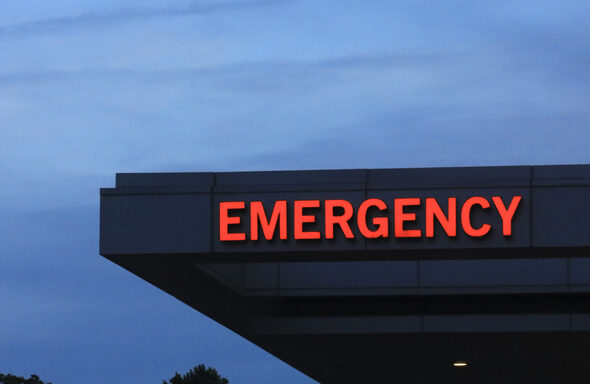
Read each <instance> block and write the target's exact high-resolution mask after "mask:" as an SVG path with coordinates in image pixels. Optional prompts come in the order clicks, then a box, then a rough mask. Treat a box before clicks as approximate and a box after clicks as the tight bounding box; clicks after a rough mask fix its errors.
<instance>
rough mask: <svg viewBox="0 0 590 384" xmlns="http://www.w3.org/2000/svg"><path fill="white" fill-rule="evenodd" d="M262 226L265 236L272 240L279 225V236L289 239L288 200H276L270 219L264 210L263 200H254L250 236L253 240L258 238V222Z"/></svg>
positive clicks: (251, 206)
mask: <svg viewBox="0 0 590 384" xmlns="http://www.w3.org/2000/svg"><path fill="white" fill-rule="evenodd" d="M259 223H260V226H261V227H262V232H263V233H264V238H265V239H266V240H272V238H273V236H274V234H275V231H276V229H277V223H278V225H279V238H280V239H281V240H286V239H287V201H286V200H279V201H277V202H275V206H274V208H273V210H272V215H271V217H270V220H268V218H267V216H266V213H265V212H264V206H263V205H262V201H252V202H251V203H250V237H251V239H252V240H258V224H259Z"/></svg>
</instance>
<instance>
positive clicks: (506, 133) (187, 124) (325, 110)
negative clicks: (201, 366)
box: [0, 0, 590, 384]
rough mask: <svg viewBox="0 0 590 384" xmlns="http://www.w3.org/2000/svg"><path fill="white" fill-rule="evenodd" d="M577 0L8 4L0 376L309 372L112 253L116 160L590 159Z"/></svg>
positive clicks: (589, 8) (236, 380)
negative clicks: (196, 368) (104, 234)
mask: <svg viewBox="0 0 590 384" xmlns="http://www.w3.org/2000/svg"><path fill="white" fill-rule="evenodd" d="M588 20H590V5H589V4H588V3H587V2H581V1H569V0H562V1H539V0H537V1H527V0H523V1H503V0H500V1H493V2H466V1H398V2H392V1H355V2H352V1H351V2H342V1H322V0H314V1H298V0H276V1H270V0H243V1H145V0H144V1H126V2H125V3H124V4H123V3H121V2H115V1H105V0H101V1H98V0H93V1H84V2H80V1H73V0H72V1H50V2H49V1H4V2H2V3H0V176H1V177H2V180H3V183H2V188H1V189H0V308H2V311H1V312H0V372H13V373H16V374H19V375H26V376H28V375H29V374H31V373H37V374H39V375H40V376H41V377H42V379H44V380H50V381H53V383H54V384H73V383H80V382H84V383H88V384H94V383H96V384H98V383H101V384H102V383H104V382H109V383H121V384H122V383H146V384H147V383H159V382H161V380H162V379H167V378H169V377H171V376H172V374H173V373H174V371H176V370H178V371H181V372H183V371H186V370H188V369H189V368H190V367H192V366H193V365H195V364H197V363H201V362H202V363H205V364H209V365H212V366H214V367H216V368H217V369H218V370H219V371H220V372H221V373H222V374H224V375H225V376H227V377H228V378H229V379H230V382H231V383H232V384H250V383H261V382H262V383H294V384H295V383H296V384H305V383H312V381H311V380H309V379H307V378H306V377H305V376H303V375H301V374H299V373H298V372H296V371H295V370H293V369H292V368H290V367H288V366H287V365H285V364H283V363H281V362H280V361H278V360H276V359H275V358H273V357H272V356H270V355H268V354H266V353H265V352H263V351H261V350H260V349H258V348H257V347H255V346H253V345H252V344H250V343H248V342H247V341H245V340H243V339H241V338H240V337H239V336H236V335H235V334H233V333H231V332H229V331H227V330H225V329H224V328H223V327H221V326H219V325H217V324H216V323H214V322H213V321H211V320H209V319H207V318H206V317H204V316H202V315H200V314H199V313H197V312H196V311H194V310H192V309H190V308H188V307H187V306H185V305H184V304H182V303H180V302H178V301H177V300H176V299H174V298H172V297H170V296H168V295H167V294H165V293H163V292H161V291H159V290H158V289H157V288H155V287H153V286H151V285H149V284H148V283H146V282H143V281H141V280H140V279H138V278H137V277H135V276H133V275H131V274H130V273H128V272H126V271H124V270H123V269H121V268H119V267H117V266H115V265H113V264H111V263H110V262H108V261H107V260H105V259H103V258H101V257H100V256H99V255H98V201H99V195H98V189H99V188H100V187H110V186H113V185H114V175H115V173H116V172H154V171H236V170H273V169H323V168H373V167H416V166H461V165H517V164H518V165H520V164H567V163H590V151H589V149H590V145H589V144H590V124H589V123H590V87H589V86H588V84H590V70H589V68H590V23H588Z"/></svg>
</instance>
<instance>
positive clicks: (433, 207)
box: [426, 197, 457, 237]
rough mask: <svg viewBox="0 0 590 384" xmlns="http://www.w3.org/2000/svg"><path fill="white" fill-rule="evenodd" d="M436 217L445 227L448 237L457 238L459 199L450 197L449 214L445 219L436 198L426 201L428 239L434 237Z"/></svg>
mask: <svg viewBox="0 0 590 384" xmlns="http://www.w3.org/2000/svg"><path fill="white" fill-rule="evenodd" d="M434 216H436V219H437V220H438V222H439V223H440V225H441V226H442V227H443V229H444V230H445V232H446V233H447V236H450V237H455V236H457V199H456V198H454V197H449V214H448V217H445V214H444V213H443V211H442V209H441V208H440V205H438V203H437V202H436V199H435V198H432V197H429V198H427V199H426V237H434Z"/></svg>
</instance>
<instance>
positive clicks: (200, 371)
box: [162, 364, 229, 384]
mask: <svg viewBox="0 0 590 384" xmlns="http://www.w3.org/2000/svg"><path fill="white" fill-rule="evenodd" d="M228 383H229V381H228V380H227V379H226V378H223V377H221V376H220V375H219V374H218V373H217V371H216V370H215V369H214V368H210V367H205V365H203V364H200V365H198V366H196V367H194V368H193V369H191V370H190V371H188V372H187V373H186V374H184V375H182V376H181V375H180V374H179V373H178V372H177V373H176V375H174V377H173V378H171V379H170V381H169V382H168V381H163V382H162V384H228Z"/></svg>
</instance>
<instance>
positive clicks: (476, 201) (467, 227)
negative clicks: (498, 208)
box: [461, 196, 491, 237]
mask: <svg viewBox="0 0 590 384" xmlns="http://www.w3.org/2000/svg"><path fill="white" fill-rule="evenodd" d="M474 205H479V206H481V207H482V208H483V209H487V208H489V207H490V203H489V202H488V201H487V200H486V199H484V198H483V197H479V196H476V197H471V198H469V199H467V201H466V202H465V204H463V208H462V209H461V224H462V225H463V230H464V231H465V233H466V234H468V235H469V236H471V237H482V236H484V235H486V234H487V233H488V232H489V231H490V229H491V226H490V225H489V224H484V225H482V226H481V228H479V229H475V228H473V227H472V226H471V207H473V206H474Z"/></svg>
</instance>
